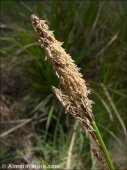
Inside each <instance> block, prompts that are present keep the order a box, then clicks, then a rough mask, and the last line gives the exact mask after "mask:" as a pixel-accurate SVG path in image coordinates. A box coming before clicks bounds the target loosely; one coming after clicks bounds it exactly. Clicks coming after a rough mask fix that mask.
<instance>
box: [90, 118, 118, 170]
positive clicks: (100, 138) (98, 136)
mask: <svg viewBox="0 0 127 170" xmlns="http://www.w3.org/2000/svg"><path fill="white" fill-rule="evenodd" d="M91 125H92V127H93V129H94V130H95V133H96V137H97V139H98V141H99V143H100V145H101V148H102V150H103V153H104V157H105V159H106V161H107V164H108V166H109V168H110V170H115V168H114V166H113V163H112V160H111V158H110V156H109V153H108V151H107V149H106V146H105V144H104V141H103V139H102V137H101V134H100V132H99V129H98V127H97V125H96V123H95V122H94V121H93V122H91Z"/></svg>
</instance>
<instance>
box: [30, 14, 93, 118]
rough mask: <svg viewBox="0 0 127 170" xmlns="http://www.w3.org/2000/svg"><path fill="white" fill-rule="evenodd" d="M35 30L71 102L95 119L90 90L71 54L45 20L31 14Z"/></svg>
mask: <svg viewBox="0 0 127 170" xmlns="http://www.w3.org/2000/svg"><path fill="white" fill-rule="evenodd" d="M31 18H32V23H33V26H34V29H35V31H36V32H37V33H38V34H39V37H40V38H39V42H40V44H41V46H42V47H44V49H45V51H46V55H47V56H46V57H47V59H48V60H49V61H50V63H52V65H53V68H54V70H55V73H56V75H57V77H58V78H59V80H60V82H61V84H62V85H63V87H64V91H65V93H66V95H68V97H69V100H70V102H72V103H73V105H74V106H75V107H77V108H78V110H79V112H80V113H81V114H84V115H85V116H86V117H87V118H88V119H89V120H90V121H92V120H93V119H94V117H93V114H92V106H91V104H92V101H91V100H89V99H88V94H89V93H90V91H89V90H88V89H87V87H86V82H85V80H84V79H83V78H82V77H83V76H82V74H81V73H80V72H79V68H78V67H77V66H76V65H75V63H74V61H73V60H72V58H71V57H70V55H69V54H67V53H66V52H65V50H64V49H63V48H62V47H61V45H62V43H61V42H58V41H57V40H56V39H55V37H54V35H53V32H51V31H49V29H48V26H47V24H46V23H45V21H44V20H39V18H38V17H36V16H35V15H32V16H31Z"/></svg>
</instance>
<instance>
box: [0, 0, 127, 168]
mask: <svg viewBox="0 0 127 170" xmlns="http://www.w3.org/2000/svg"><path fill="white" fill-rule="evenodd" d="M126 11H127V6H126V2H125V1H122V0H121V1H120V0H117V1H99V0H98V1H97V0H96V1H90V0H89V1H78V0H77V1H76V0H74V1H71V0H70V1H56V0H54V1H53V0H52V1H46V0H45V1H35V0H29V1H25V0H22V1H14V0H1V23H0V28H1V38H0V40H1V75H0V79H1V86H0V89H1V96H0V99H1V136H0V138H1V139H2V140H1V141H2V142H1V144H2V147H1V152H0V156H1V162H2V163H5V164H8V163H13V164H14V163H15V164H21V163H23V164H24V163H31V164H32V163H34V162H35V163H39V164H40V163H43V164H49V165H52V164H56V165H59V166H60V169H65V168H70V169H74V168H75V169H84V170H85V169H89V168H90V169H93V170H94V169H101V167H100V166H99V165H98V163H97V162H96V160H95V159H94V157H93V155H92V153H91V152H90V146H89V141H88V139H87V137H86V135H85V133H84V130H83V129H82V127H81V126H80V125H79V124H77V122H75V120H74V119H73V118H72V117H71V116H70V115H69V114H68V113H67V114H65V111H64V109H63V107H62V106H61V104H60V103H59V101H58V100H57V99H56V97H55V96H54V94H53V93H52V91H51V86H52V85H53V86H57V87H58V86H59V82H58V80H57V78H56V76H55V75H54V72H53V70H52V67H51V65H50V64H49V63H48V62H47V61H44V57H45V54H44V51H43V50H42V49H41V48H40V46H39V43H38V38H37V36H36V35H35V33H34V30H33V27H32V25H31V21H30V15H31V14H32V13H34V14H36V15H37V16H39V17H40V18H42V19H45V20H46V21H47V23H48V25H49V27H50V29H51V30H54V34H55V36H56V39H58V40H59V41H62V42H64V45H63V47H64V48H65V49H66V51H67V52H68V53H70V54H71V56H73V59H74V60H75V62H76V63H77V65H78V66H79V67H80V68H81V72H82V73H83V75H84V77H85V79H86V80H87V82H88V83H89V86H90V88H91V89H92V91H93V93H92V94H91V96H90V98H91V99H92V100H93V101H94V102H95V104H94V105H93V113H94V115H95V118H96V121H97V124H98V127H99V129H100V132H101V133H102V136H103V138H104V141H105V143H106V145H107V148H108V150H109V151H110V154H111V157H112V159H113V162H114V164H115V167H116V169H119V170H123V169H125V168H126V165H127V160H126V159H127V158H126V149H125V148H126V147H125V146H126V145H125V122H127V116H126V104H127V103H126V99H127V94H126V84H127V79H126V74H127V72H126V61H127V59H126V45H127V44H126ZM70 146H72V150H70ZM70 152H71V153H72V156H71V157H70V156H69V153H70ZM68 161H69V164H68Z"/></svg>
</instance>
